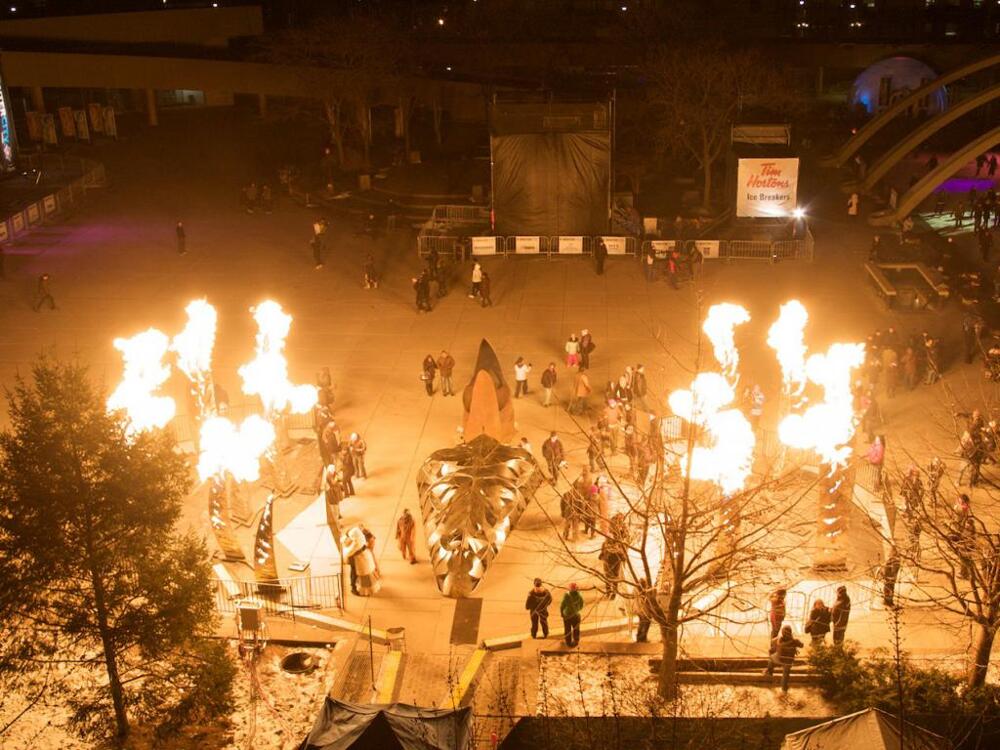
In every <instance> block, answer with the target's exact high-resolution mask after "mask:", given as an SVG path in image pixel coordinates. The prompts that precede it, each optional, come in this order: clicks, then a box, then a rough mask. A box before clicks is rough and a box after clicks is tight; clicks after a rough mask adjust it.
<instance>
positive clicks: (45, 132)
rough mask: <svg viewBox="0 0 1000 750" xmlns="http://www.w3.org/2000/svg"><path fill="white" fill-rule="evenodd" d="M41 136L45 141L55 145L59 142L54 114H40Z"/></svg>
mask: <svg viewBox="0 0 1000 750" xmlns="http://www.w3.org/2000/svg"><path fill="white" fill-rule="evenodd" d="M42 138H43V140H44V141H45V142H46V143H49V144H51V145H53V146H54V145H56V144H57V143H59V136H58V135H57V134H56V116H55V115H43V116H42Z"/></svg>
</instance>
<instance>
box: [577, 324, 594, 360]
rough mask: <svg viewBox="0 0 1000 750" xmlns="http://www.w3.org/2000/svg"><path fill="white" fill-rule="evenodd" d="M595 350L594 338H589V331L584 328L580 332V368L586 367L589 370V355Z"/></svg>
mask: <svg viewBox="0 0 1000 750" xmlns="http://www.w3.org/2000/svg"><path fill="white" fill-rule="evenodd" d="M596 348H597V345H596V344H594V337H593V336H591V334H590V331H589V330H588V329H586V328H584V329H583V330H582V331H580V367H586V368H587V369H588V370H589V369H590V353H591V352H592V351H594V349H596Z"/></svg>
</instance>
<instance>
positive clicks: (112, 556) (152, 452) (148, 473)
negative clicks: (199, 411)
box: [0, 358, 234, 741]
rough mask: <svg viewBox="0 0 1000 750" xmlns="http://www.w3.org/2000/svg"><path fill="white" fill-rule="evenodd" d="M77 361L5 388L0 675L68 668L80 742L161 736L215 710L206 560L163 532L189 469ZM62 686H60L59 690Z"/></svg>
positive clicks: (219, 669) (217, 692)
mask: <svg viewBox="0 0 1000 750" xmlns="http://www.w3.org/2000/svg"><path fill="white" fill-rule="evenodd" d="M105 398H106V397H105V394H104V393H103V392H102V389H101V388H99V387H95V386H94V385H93V384H92V383H91V382H90V380H89V378H88V374H87V371H86V368H84V367H83V366H82V365H79V364H76V363H70V364H62V363H58V362H54V361H52V360H49V359H46V358H42V359H40V360H39V361H38V362H37V363H36V364H35V365H34V367H33V370H32V375H31V377H30V378H24V377H18V379H17V381H16V383H15V386H14V388H13V390H11V391H8V392H7V401H8V407H9V413H10V421H11V427H10V429H9V430H7V431H6V432H4V433H3V434H2V435H0V568H2V569H3V571H4V574H3V576H0V643H3V644H4V645H5V646H6V647H7V648H5V650H4V652H3V654H2V655H0V673H2V672H7V673H11V672H18V673H23V672H24V671H25V670H27V669H30V668H41V667H42V666H43V665H46V664H51V663H53V662H59V663H66V662H78V663H80V664H82V665H83V666H84V667H85V668H87V669H90V670H93V671H95V672H96V671H98V670H102V671H103V672H104V673H105V675H106V679H100V678H96V675H95V678H94V679H88V680H87V681H86V682H87V684H88V685H89V686H90V687H88V688H87V689H83V690H73V691H67V692H66V700H67V702H68V703H69V705H70V706H71V708H72V709H73V723H74V725H75V726H76V727H77V729H79V731H81V733H83V734H85V735H88V736H101V735H114V736H115V737H116V738H117V739H118V740H119V741H121V740H123V739H124V738H125V737H126V735H127V734H128V733H129V728H130V720H134V721H136V722H141V723H142V724H143V725H144V726H157V727H159V728H160V729H161V730H169V729H172V728H176V727H177V726H179V724H180V723H181V722H190V721H193V720H196V719H199V718H205V717H208V716H211V715H216V714H218V713H221V712H223V711H225V710H227V709H228V708H229V704H230V683H231V680H232V676H233V673H234V668H233V666H232V663H231V661H230V660H229V658H228V656H227V654H226V652H225V649H224V647H222V646H221V645H218V644H213V643H210V642H207V641H205V640H203V638H202V636H205V635H208V634H209V633H210V632H211V631H212V628H213V620H214V611H213V606H212V595H211V591H210V588H209V572H210V566H209V564H208V554H207V551H206V549H205V546H204V544H203V543H202V541H201V540H200V539H197V538H196V537H194V536H193V535H182V534H179V533H178V532H177V530H176V526H177V522H178V519H179V516H180V512H181V501H182V499H183V497H184V496H185V494H186V493H187V492H188V490H189V488H190V471H189V468H188V467H187V465H186V463H185V459H184V458H183V456H181V455H180V454H179V453H178V452H177V451H175V449H174V442H173V439H172V437H171V436H170V435H169V434H167V433H166V432H164V431H153V432H144V433H140V434H138V435H134V436H129V435H128V434H127V432H126V426H127V422H126V420H125V417H124V416H123V415H122V414H121V413H116V414H109V413H108V411H107V407H106V405H105ZM62 690H63V688H60V693H61V692H62Z"/></svg>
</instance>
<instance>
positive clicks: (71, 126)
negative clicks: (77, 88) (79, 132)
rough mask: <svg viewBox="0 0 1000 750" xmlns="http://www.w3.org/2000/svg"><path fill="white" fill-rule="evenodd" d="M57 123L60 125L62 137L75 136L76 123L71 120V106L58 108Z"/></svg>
mask: <svg viewBox="0 0 1000 750" xmlns="http://www.w3.org/2000/svg"><path fill="white" fill-rule="evenodd" d="M59 125H60V126H62V134H63V138H76V123H75V122H74V121H73V109H72V108H71V107H60V108H59Z"/></svg>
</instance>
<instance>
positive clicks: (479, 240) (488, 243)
mask: <svg viewBox="0 0 1000 750" xmlns="http://www.w3.org/2000/svg"><path fill="white" fill-rule="evenodd" d="M472 254H473V255H496V254H497V238H496V237H473V238H472Z"/></svg>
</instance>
